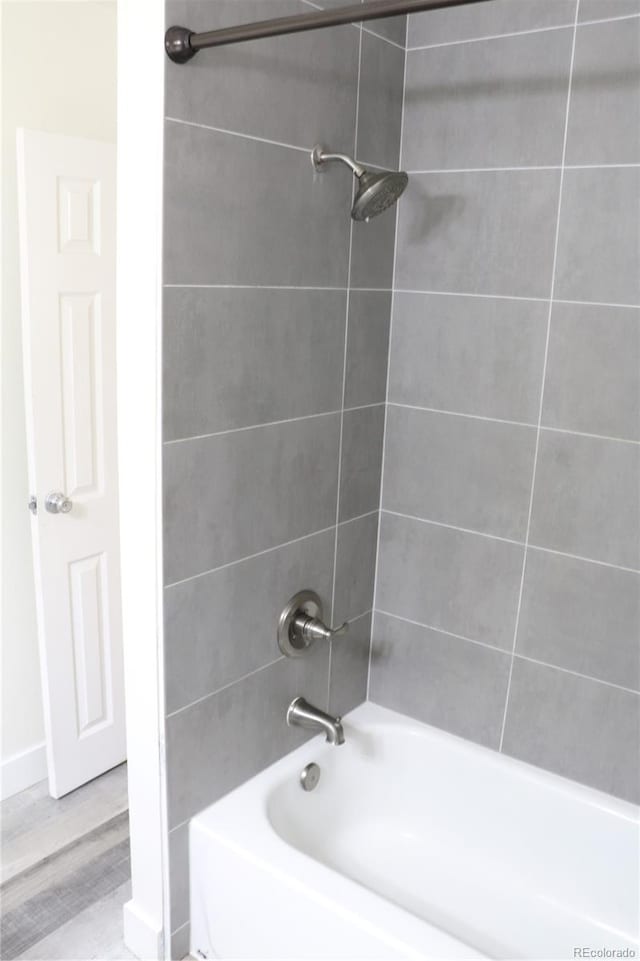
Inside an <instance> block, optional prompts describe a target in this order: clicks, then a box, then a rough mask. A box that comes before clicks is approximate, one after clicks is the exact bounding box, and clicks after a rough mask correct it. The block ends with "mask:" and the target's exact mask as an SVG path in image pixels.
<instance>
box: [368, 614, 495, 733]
mask: <svg viewBox="0 0 640 961" xmlns="http://www.w3.org/2000/svg"><path fill="white" fill-rule="evenodd" d="M508 680H509V656H508V655H507V654H503V653H502V652H500V651H493V650H491V649H490V648H488V647H483V646H482V645H481V644H472V643H470V642H469V641H461V640H459V639H458V638H456V637H449V636H447V635H446V634H441V633H440V632H439V631H432V630H427V629H425V628H423V627H418V626H417V625H415V624H407V623H406V621H400V620H398V619H397V618H395V617H387V616H385V615H384V614H380V613H376V615H375V618H374V628H373V634H372V639H371V686H370V691H369V697H370V699H371V700H372V701H375V702H376V703H377V704H382V705H383V707H388V708H391V709H392V710H395V711H400V712H401V713H402V714H409V715H410V716H411V717H415V718H417V719H418V720H419V721H423V722H424V723H425V724H433V725H434V726H435V727H440V728H443V729H444V730H445V731H449V732H450V733H451V734H458V735H459V736H460V737H466V738H468V739H469V740H471V741H476V742H478V743H479V744H485V745H486V746H487V747H493V748H497V747H498V745H499V743H500V732H501V728H502V716H503V713H504V699H505V697H506V694H507V683H508Z"/></svg>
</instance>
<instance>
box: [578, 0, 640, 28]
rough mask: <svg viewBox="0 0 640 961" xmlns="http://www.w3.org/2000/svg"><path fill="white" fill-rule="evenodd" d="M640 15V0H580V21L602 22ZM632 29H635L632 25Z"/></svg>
mask: <svg viewBox="0 0 640 961" xmlns="http://www.w3.org/2000/svg"><path fill="white" fill-rule="evenodd" d="M635 13H640V0H580V8H579V10H578V20H579V21H584V20H602V19H607V17H629V16H633V14H635ZM629 26H630V29H631V30H633V29H638V28H637V27H636V28H634V26H633V25H632V24H630V25H629Z"/></svg>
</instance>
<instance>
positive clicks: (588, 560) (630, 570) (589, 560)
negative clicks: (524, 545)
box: [528, 543, 640, 574]
mask: <svg viewBox="0 0 640 961" xmlns="http://www.w3.org/2000/svg"><path fill="white" fill-rule="evenodd" d="M528 550H530V551H542V552H543V553H545V554H554V555H555V556H556V557H568V558H569V559H570V560H572V561H582V562H583V563H584V564H598V565H599V566H600V567H609V568H610V569H611V570H613V571H625V572H626V573H627V574H640V567H624V566H623V565H622V564H612V563H611V561H601V560H598V559H597V558H596V557H585V556H584V555H583V554H569V553H568V552H567V551H557V550H555V548H553V547H542V545H541V544H531V543H529V545H528Z"/></svg>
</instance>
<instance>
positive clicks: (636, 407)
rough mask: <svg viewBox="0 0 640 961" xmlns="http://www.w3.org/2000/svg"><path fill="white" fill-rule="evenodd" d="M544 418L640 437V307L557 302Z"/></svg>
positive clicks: (549, 422)
mask: <svg viewBox="0 0 640 961" xmlns="http://www.w3.org/2000/svg"><path fill="white" fill-rule="evenodd" d="M542 423H543V424H545V425H546V426H549V427H561V428H565V429H568V430H577V431H582V432H584V433H587V434H607V435H609V436H610V437H625V438H627V439H629V440H640V310H636V309H633V308H630V307H600V306H593V305H590V304H554V306H553V313H552V317H551V332H550V339H549V354H548V358H547V372H546V382H545V388H544V408H543V413H542Z"/></svg>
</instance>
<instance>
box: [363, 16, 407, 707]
mask: <svg viewBox="0 0 640 961" xmlns="http://www.w3.org/2000/svg"><path fill="white" fill-rule="evenodd" d="M408 41H409V17H407V21H406V26H405V55H404V69H403V75H402V104H401V107H400V111H401V113H400V142H399V144H398V166H399V167H400V169H402V141H403V137H404V114H405V109H404V108H405V95H406V90H407V63H408V60H409V58H408V56H407V52H406V47H407V45H408ZM399 223H400V204H396V224H395V234H394V239H393V277H392V281H391V304H390V305H389V343H388V346H387V377H386V383H385V391H384V398H385V409H384V425H383V428H382V458H381V463H380V497H379V501H378V513H379V515H380V516H379V517H378V531H377V536H376V562H375V565H374V572H373V609H374V611H375V607H376V601H377V597H378V576H379V568H380V532H381V530H382V496H383V493H384V465H385V457H386V452H387V421H388V416H389V381H390V372H391V342H392V337H393V315H394V312H395V311H394V308H395V298H396V270H397V267H398V226H399ZM374 619H375V614H372V616H371V633H370V636H369V658H368V661H367V695H366V696H367V700H369V691H370V689H371V661H372V652H373V627H374Z"/></svg>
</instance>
